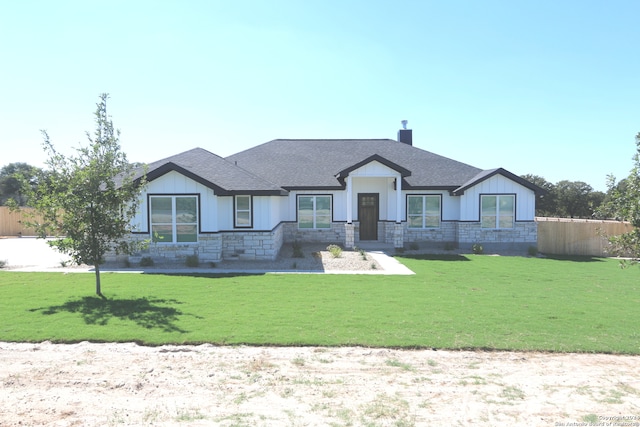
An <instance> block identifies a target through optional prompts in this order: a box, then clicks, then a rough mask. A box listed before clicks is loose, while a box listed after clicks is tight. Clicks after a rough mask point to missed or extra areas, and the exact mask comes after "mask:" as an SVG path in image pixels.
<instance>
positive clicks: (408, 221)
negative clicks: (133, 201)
mask: <svg viewBox="0 0 640 427" xmlns="http://www.w3.org/2000/svg"><path fill="white" fill-rule="evenodd" d="M146 174H147V186H146V188H145V189H144V192H143V195H142V200H141V204H140V209H139V211H138V214H137V217H136V218H135V220H134V221H135V224H134V226H135V233H134V234H133V236H132V238H134V239H141V240H142V239H145V240H151V241H152V243H151V244H150V245H149V252H150V255H151V256H154V257H167V258H180V257H185V256H187V255H192V254H197V255H198V257H199V259H200V260H201V261H219V260H221V259H236V258H242V259H263V260H265V259H266V260H270V259H275V258H276V257H277V256H278V253H279V251H280V249H281V247H282V245H283V244H284V243H285V242H294V241H299V242H323V243H327V244H329V243H338V244H341V245H343V246H344V247H346V248H353V247H355V246H358V245H359V244H362V243H363V242H378V243H385V244H387V245H388V244H392V245H393V246H394V247H396V248H400V247H403V246H406V245H409V244H411V243H414V242H415V243H417V244H419V245H427V244H432V245H449V246H462V245H468V246H469V247H471V246H472V245H473V244H475V243H480V244H482V245H484V247H485V248H490V249H491V250H503V249H509V250H512V249H523V250H525V251H526V249H527V248H528V247H529V246H532V245H536V242H537V228H536V223H535V222H534V212H535V202H536V195H537V194H539V193H540V191H541V189H540V188H539V187H537V186H536V185H534V184H532V183H530V182H528V181H526V180H524V179H522V178H520V177H518V176H516V175H514V174H512V173H511V172H508V171H507V170H505V169H502V168H497V169H490V170H482V169H478V168H476V167H473V166H470V165H467V164H464V163H461V162H458V161H455V160H452V159H449V158H446V157H443V156H439V155H437V154H434V153H431V152H429V151H425V150H422V149H420V148H417V147H414V146H413V145H412V134H411V130H410V129H402V130H400V131H399V133H398V141H395V140H391V139H340V140H326V139H304V140H299V139H276V140H273V141H270V142H267V143H264V144H262V145H258V146H256V147H253V148H250V149H248V150H245V151H242V152H239V153H237V154H234V155H232V156H229V157H227V158H222V157H220V156H217V155H215V154H213V153H211V152H209V151H207V150H204V149H202V148H194V149H192V150H189V151H185V152H183V153H180V154H176V155H174V156H171V157H168V158H165V159H162V160H159V161H156V162H153V163H150V164H148V165H147V168H146Z"/></svg>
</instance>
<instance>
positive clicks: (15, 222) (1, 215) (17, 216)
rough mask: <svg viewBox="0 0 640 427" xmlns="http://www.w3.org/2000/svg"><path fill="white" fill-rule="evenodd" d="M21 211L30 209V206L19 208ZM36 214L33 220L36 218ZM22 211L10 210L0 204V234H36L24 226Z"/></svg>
mask: <svg viewBox="0 0 640 427" xmlns="http://www.w3.org/2000/svg"><path fill="white" fill-rule="evenodd" d="M20 209H21V210H23V211H32V209H31V208H20ZM38 219H39V218H38V217H37V216H36V217H34V218H33V220H38ZM23 220H24V212H19V211H14V212H12V211H11V210H10V209H9V208H8V207H7V206H0V236H36V235H37V234H36V231H35V230H34V229H32V228H26V227H25V226H24V225H23V224H22V221H23Z"/></svg>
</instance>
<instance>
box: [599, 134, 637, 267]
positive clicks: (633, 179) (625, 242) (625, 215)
mask: <svg viewBox="0 0 640 427" xmlns="http://www.w3.org/2000/svg"><path fill="white" fill-rule="evenodd" d="M633 163H634V166H633V168H632V169H631V172H630V173H629V176H628V177H627V178H626V179H624V180H622V181H621V182H620V183H616V179H615V177H614V176H612V175H609V176H608V177H607V181H608V182H607V187H608V190H607V200H606V201H605V203H604V204H603V206H602V207H601V209H600V212H601V213H600V215H601V216H606V217H609V218H615V219H618V220H622V221H629V222H630V223H631V225H633V227H634V228H633V230H632V231H630V232H628V233H625V234H622V235H619V236H610V237H609V243H610V244H611V249H612V250H611V252H612V253H613V254H614V255H618V256H630V257H631V261H629V262H623V263H622V265H623V266H627V265H630V264H637V263H638V262H640V133H638V134H637V135H636V153H635V154H634V155H633Z"/></svg>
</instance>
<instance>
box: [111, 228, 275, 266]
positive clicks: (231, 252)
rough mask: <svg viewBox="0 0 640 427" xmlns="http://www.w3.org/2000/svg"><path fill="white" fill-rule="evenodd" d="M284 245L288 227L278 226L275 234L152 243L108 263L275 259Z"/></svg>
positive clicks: (218, 235)
mask: <svg viewBox="0 0 640 427" xmlns="http://www.w3.org/2000/svg"><path fill="white" fill-rule="evenodd" d="M149 238H150V237H149V235H147V234H133V235H131V236H130V238H129V239H130V240H133V241H139V242H142V241H145V240H147V241H148V240H149ZM283 242H284V227H283V226H282V224H280V225H278V226H277V227H276V228H275V229H274V230H272V231H240V232H221V233H211V234H200V235H199V236H198V242H197V243H182V244H180V243H178V244H162V243H149V244H148V246H147V248H146V249H143V250H140V251H139V252H137V253H135V254H133V255H132V256H129V257H126V256H116V255H115V253H109V254H107V256H106V260H107V262H118V261H125V260H127V259H128V260H129V261H130V262H133V263H138V262H140V259H141V258H142V257H147V256H148V257H151V258H152V259H153V260H154V261H158V262H162V261H172V262H176V261H177V262H179V261H181V260H185V259H186V257H187V256H189V255H198V259H199V260H200V262H218V261H221V260H222V259H247V260H269V261H270V260H274V259H276V258H277V257H278V254H279V253H280V249H281V248H282V244H283Z"/></svg>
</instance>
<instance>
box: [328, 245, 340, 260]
mask: <svg viewBox="0 0 640 427" xmlns="http://www.w3.org/2000/svg"><path fill="white" fill-rule="evenodd" d="M327 250H328V251H329V253H330V254H331V256H333V257H334V258H340V257H341V256H342V248H341V247H340V246H338V245H329V246H327Z"/></svg>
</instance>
